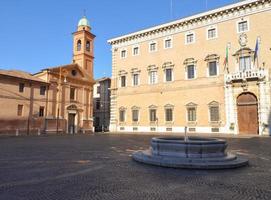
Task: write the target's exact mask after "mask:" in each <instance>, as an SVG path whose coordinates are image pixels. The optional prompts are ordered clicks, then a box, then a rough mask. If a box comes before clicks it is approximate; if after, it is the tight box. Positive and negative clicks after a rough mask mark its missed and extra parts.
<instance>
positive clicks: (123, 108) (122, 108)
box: [119, 106, 127, 124]
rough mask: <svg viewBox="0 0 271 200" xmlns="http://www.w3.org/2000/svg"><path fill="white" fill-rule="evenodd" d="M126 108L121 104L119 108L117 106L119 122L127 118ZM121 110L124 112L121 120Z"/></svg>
mask: <svg viewBox="0 0 271 200" xmlns="http://www.w3.org/2000/svg"><path fill="white" fill-rule="evenodd" d="M126 110H127V109H126V108H125V107H123V106H121V107H120V108H119V124H123V123H125V122H126V119H127V117H126ZM121 112H124V115H123V118H124V119H123V121H121Z"/></svg>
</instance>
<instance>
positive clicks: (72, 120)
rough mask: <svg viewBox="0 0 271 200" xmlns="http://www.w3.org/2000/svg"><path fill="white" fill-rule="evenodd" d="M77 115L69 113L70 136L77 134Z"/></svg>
mask: <svg viewBox="0 0 271 200" xmlns="http://www.w3.org/2000/svg"><path fill="white" fill-rule="evenodd" d="M75 115H76V114H74V113H69V116H68V132H69V133H70V134H74V133H75Z"/></svg>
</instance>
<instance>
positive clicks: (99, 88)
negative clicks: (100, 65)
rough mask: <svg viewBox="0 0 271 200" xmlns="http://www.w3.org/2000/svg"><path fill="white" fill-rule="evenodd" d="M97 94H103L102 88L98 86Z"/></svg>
mask: <svg viewBox="0 0 271 200" xmlns="http://www.w3.org/2000/svg"><path fill="white" fill-rule="evenodd" d="M97 94H101V86H97Z"/></svg>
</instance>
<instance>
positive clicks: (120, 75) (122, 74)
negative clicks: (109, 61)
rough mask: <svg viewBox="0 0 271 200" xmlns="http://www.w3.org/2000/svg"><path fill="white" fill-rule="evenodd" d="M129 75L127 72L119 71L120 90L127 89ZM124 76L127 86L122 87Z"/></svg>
mask: <svg viewBox="0 0 271 200" xmlns="http://www.w3.org/2000/svg"><path fill="white" fill-rule="evenodd" d="M127 74H128V72H126V71H125V70H120V71H119V74H118V75H119V87H120V88H125V87H127V85H128V84H127V83H128V81H127ZM123 76H125V86H122V77H123Z"/></svg>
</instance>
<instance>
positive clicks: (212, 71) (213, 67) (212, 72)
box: [208, 61, 217, 76]
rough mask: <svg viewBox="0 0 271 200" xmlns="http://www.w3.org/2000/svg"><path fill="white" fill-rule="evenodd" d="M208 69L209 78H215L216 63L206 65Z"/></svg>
mask: <svg viewBox="0 0 271 200" xmlns="http://www.w3.org/2000/svg"><path fill="white" fill-rule="evenodd" d="M208 68H209V76H216V75H217V62H216V61H212V62H209V63H208Z"/></svg>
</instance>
